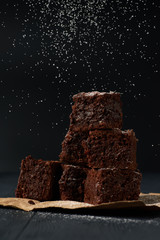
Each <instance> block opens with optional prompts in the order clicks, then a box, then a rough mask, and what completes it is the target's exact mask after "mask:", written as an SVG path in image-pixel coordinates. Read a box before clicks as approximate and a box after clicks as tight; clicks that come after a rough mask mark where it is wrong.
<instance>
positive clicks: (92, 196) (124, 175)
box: [84, 168, 142, 204]
mask: <svg viewBox="0 0 160 240" xmlns="http://www.w3.org/2000/svg"><path fill="white" fill-rule="evenodd" d="M141 178H142V175H141V173H140V172H139V171H138V170H136V171H133V170H117V169H104V168H102V169H91V170H89V171H88V175H87V178H86V181H85V187H84V202H87V203H90V204H100V203H105V202H114V201H122V200H137V199H138V197H139V194H140V183H141Z"/></svg>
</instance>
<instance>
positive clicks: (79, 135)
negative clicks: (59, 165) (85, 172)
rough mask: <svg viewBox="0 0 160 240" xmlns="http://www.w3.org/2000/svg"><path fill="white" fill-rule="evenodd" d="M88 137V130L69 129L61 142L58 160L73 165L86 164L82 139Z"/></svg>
mask: <svg viewBox="0 0 160 240" xmlns="http://www.w3.org/2000/svg"><path fill="white" fill-rule="evenodd" d="M87 137H88V131H78V132H74V131H71V130H69V131H68V132H67V134H66V136H65V138H64V140H63V142H62V151H61V153H60V155H59V157H60V161H61V162H64V163H68V164H71V165H72V164H73V165H82V166H85V165H87V164H88V160H87V157H86V155H85V154H84V148H83V145H82V144H83V141H84V140H86V139H87Z"/></svg>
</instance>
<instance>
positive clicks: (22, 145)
mask: <svg viewBox="0 0 160 240" xmlns="http://www.w3.org/2000/svg"><path fill="white" fill-rule="evenodd" d="M159 13H160V3H159V1H156V0H153V1H149V0H141V1H138V0H135V1H118V0H114V1H107V0H105V1H96V0H92V1H91V0H90V1H82V0H80V1H71V0H66V1H62V0H58V1H52V0H51V1H49V0H43V1H40V0H39V1H33V0H26V1H22V0H21V1H18V0H15V1H14V2H13V1H9V0H6V1H3V3H1V4H0V162H1V164H0V171H18V169H19V166H20V161H21V159H22V158H24V157H25V156H26V155H28V154H31V155H33V157H36V158H44V159H58V154H59V153H60V150H61V142H62V140H63V138H64V136H65V134H66V132H67V129H68V126H69V114H70V112H71V104H72V95H73V94H75V93H77V92H80V91H92V90H98V91H110V90H112V91H119V92H121V93H122V101H123V113H124V121H123V122H124V123H123V129H128V128H133V129H134V131H135V133H136V136H137V138H138V139H139V142H138V150H137V161H138V165H139V168H140V169H141V170H142V171H147V170H150V171H160V137H159V132H160V125H159V120H160V108H159V102H160V94H159V91H160V88H159V87H160V79H159V70H160V69H159V57H160V52H159V44H160V41H159V40H160V39H159V30H160V29H159V28H160V27H159V26H160V24H159V22H160V21H159V20H160V14H159Z"/></svg>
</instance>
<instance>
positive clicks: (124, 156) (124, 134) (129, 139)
mask: <svg viewBox="0 0 160 240" xmlns="http://www.w3.org/2000/svg"><path fill="white" fill-rule="evenodd" d="M82 145H83V147H84V154H85V155H86V156H87V159H88V166H89V167H92V168H113V167H114V168H118V169H133V170H135V169H136V168H137V163H136V146H137V139H136V137H135V133H134V132H133V130H126V131H121V130H120V129H108V130H94V131H90V132H89V136H88V138H87V139H86V141H83V143H82Z"/></svg>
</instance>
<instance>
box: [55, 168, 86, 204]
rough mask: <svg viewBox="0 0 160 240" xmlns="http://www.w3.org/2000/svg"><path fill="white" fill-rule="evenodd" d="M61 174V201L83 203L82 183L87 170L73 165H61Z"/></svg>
mask: <svg viewBox="0 0 160 240" xmlns="http://www.w3.org/2000/svg"><path fill="white" fill-rule="evenodd" d="M62 167H63V174H62V176H61V179H60V180H59V191H60V198H61V200H73V201H79V202H83V200H84V182H85V179H86V176H87V169H86V168H83V167H78V166H73V165H63V166H62Z"/></svg>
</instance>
